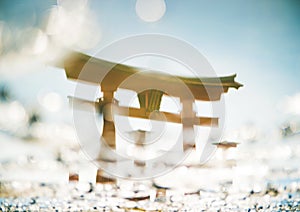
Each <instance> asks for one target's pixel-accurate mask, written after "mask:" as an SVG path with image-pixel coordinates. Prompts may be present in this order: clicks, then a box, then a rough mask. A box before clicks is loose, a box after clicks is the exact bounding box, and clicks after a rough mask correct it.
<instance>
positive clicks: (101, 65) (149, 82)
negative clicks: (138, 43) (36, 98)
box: [58, 52, 242, 149]
mask: <svg viewBox="0 0 300 212" xmlns="http://www.w3.org/2000/svg"><path fill="white" fill-rule="evenodd" d="M58 66H59V67H61V68H63V69H65V72H66V75H67V78H68V79H73V80H81V81H85V82H89V83H96V84H100V87H101V91H102V92H103V98H101V99H100V100H99V101H97V102H90V103H93V104H95V105H96V107H98V108H99V111H101V112H102V113H103V121H104V125H103V133H102V137H103V138H104V140H105V142H106V143H107V145H108V146H109V147H111V148H113V149H114V148H115V147H116V138H115V124H114V120H113V116H114V115H115V114H112V113H113V110H112V106H113V105H114V106H117V107H118V109H119V110H118V111H122V110H123V109H124V110H126V111H127V114H122V112H120V114H119V115H126V116H129V117H135V118H143V119H148V118H149V115H150V114H151V113H152V112H153V111H159V113H161V114H162V115H163V116H164V117H165V120H166V121H167V122H173V123H182V125H183V129H185V128H193V126H194V125H198V126H212V127H216V126H218V117H197V116H196V113H195V112H194V111H193V104H194V101H196V100H200V101H218V100H220V98H221V95H222V94H223V93H227V92H228V90H229V88H236V89H238V88H239V87H241V86H242V84H240V83H238V82H235V80H234V79H235V77H236V75H235V74H234V75H231V76H226V77H215V78H214V77H210V78H208V77H205V78H189V77H181V76H176V77H172V76H170V75H167V74H161V73H157V72H149V70H145V69H142V68H137V67H133V66H128V65H124V64H118V63H113V62H110V61H106V60H103V59H99V58H95V57H92V56H89V55H86V54H83V53H80V52H70V53H69V54H67V55H66V56H65V57H64V59H63V61H61V63H60V64H59V65H58ZM83 70H84V71H83ZM108 70H109V71H108ZM101 73H104V75H103V77H102V78H101V77H100V78H101V79H99V74H100V75H101ZM139 73H141V74H139ZM131 76H135V77H134V79H130V77H131ZM128 79H129V80H131V81H130V82H129V83H125V84H124V83H123V82H124V81H126V80H128ZM153 83H154V85H153ZM166 83H167V84H168V87H170V88H172V93H173V94H175V96H176V94H178V95H177V97H179V98H180V101H181V103H182V110H181V112H180V114H174V113H169V112H162V111H160V103H161V99H162V96H163V95H170V94H169V93H168V92H166V91H163V90H160V89H155V88H156V86H158V87H160V86H161V85H163V84H166ZM183 85H184V86H185V87H184V86H183ZM146 87H150V88H151V89H143V88H146ZM118 88H123V89H129V90H133V91H135V92H137V93H138V100H139V104H140V108H131V107H129V108H125V107H124V108H123V107H122V106H119V105H118V102H116V101H115V98H114V92H115V91H117V89H118ZM183 88H185V89H187V90H188V92H189V93H190V94H191V95H192V96H193V98H189V97H187V96H185V93H186V91H182V89H183ZM73 101H85V100H80V99H76V98H74V99H73ZM152 118H153V117H152ZM154 119H155V117H154Z"/></svg>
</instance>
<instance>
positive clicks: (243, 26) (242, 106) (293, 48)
mask: <svg viewBox="0 0 300 212" xmlns="http://www.w3.org/2000/svg"><path fill="white" fill-rule="evenodd" d="M141 1H142V0H141ZM158 1H159V0H158ZM57 5H58V6H60V7H62V8H64V9H65V10H66V11H67V13H59V12H58V13H55V14H58V15H57V16H53V15H52V14H53V11H54V12H55V11H58V10H59V8H60V7H57ZM82 5H84V6H82ZM165 6H166V8H165V14H164V15H163V16H162V17H161V18H160V19H159V20H158V21H155V22H147V21H144V20H142V19H141V18H140V17H139V16H138V15H137V12H136V0H128V1H123V0H109V1H104V0H100V1H96V0H90V1H85V0H82V1H68V0H66V1H58V2H56V1H52V0H47V1H37V0H28V1H26V3H25V2H24V1H21V0H13V1H11V0H10V1H9V0H2V1H1V2H0V29H1V30H0V32H1V33H0V35H1V37H0V38H1V40H0V41H1V45H0V56H1V58H2V59H0V77H1V76H2V81H7V80H8V81H9V82H10V83H11V85H12V87H13V92H14V93H15V94H16V96H18V97H19V98H20V99H22V100H23V101H36V96H37V95H38V93H39V92H40V90H43V91H54V92H57V93H59V94H61V95H62V96H63V97H64V96H66V95H69V93H70V92H72V86H73V85H72V84H71V83H70V82H67V81H66V79H65V76H64V74H63V72H62V71H61V70H58V69H54V68H52V67H49V66H46V65H43V64H42V62H41V61H43V59H41V60H39V56H38V55H39V54H42V55H44V54H43V52H44V51H46V52H50V51H52V50H53V49H52V46H51V45H50V40H51V42H52V41H54V42H55V43H56V44H57V45H66V46H67V47H69V48H74V49H76V50H81V51H83V52H86V53H89V54H94V53H96V52H97V51H99V50H100V49H101V48H103V47H105V46H107V45H108V44H110V43H113V42H114V41H117V40H119V39H122V38H124V37H129V36H132V35H139V34H147V33H157V34H163V35H169V36H173V37H176V38H178V39H181V40H183V41H185V42H187V43H189V44H191V45H192V46H193V47H195V48H196V49H197V50H198V51H199V52H200V53H202V54H203V55H204V56H205V57H206V58H207V60H208V61H209V62H210V64H211V65H212V66H213V68H214V70H215V72H216V73H217V75H220V76H225V75H230V74H232V73H236V74H237V77H236V80H237V81H238V82H240V83H242V84H244V87H242V88H240V89H239V90H237V91H236V90H234V89H231V90H230V91H229V93H228V94H226V95H225V96H224V97H225V102H226V128H227V129H228V130H233V129H236V128H239V127H241V126H242V125H245V124H254V125H257V126H259V127H261V128H264V129H267V130H268V129H272V128H274V127H275V128H276V127H279V126H280V125H281V124H282V123H283V122H284V121H285V120H287V119H293V118H299V114H300V112H299V109H298V110H297V108H298V105H299V107H300V103H299V102H300V100H299V98H300V97H299V93H300V83H299V79H300V39H299V38H300V12H299V10H300V2H299V1H296V0H294V1H293V0H287V1H283V0H281V1H271V0H264V1H261V0H253V1H237V0H228V1H215V0H213V1H202V0H189V1H180V0H166V1H165ZM150 9H151V8H150ZM53 17H54V18H53ZM55 17H56V18H55ZM36 40H38V41H36ZM87 41H88V42H87ZM37 43H38V44H39V45H36V44H37ZM28 49H29V50H28ZM24 52H25V53H24ZM28 52H30V53H28ZM32 52H33V53H32ZM32 54H33V58H35V59H36V58H38V59H37V60H35V61H34V62H33V61H31V59H32ZM24 55H25V56H24ZM1 60H2V62H1ZM13 61H14V62H13ZM16 61H17V62H16ZM36 61H38V62H36ZM23 63H24V64H26V65H24V64H23ZM1 64H2V65H1ZM29 69H30V71H28V70H29ZM15 70H17V71H15ZM15 72H18V74H17V75H15ZM0 81H1V79H0ZM20 81H22V82H23V83H22V84H20ZM24 85H26V86H24ZM27 104H28V103H27ZM289 108H294V110H289ZM295 108H296V109H295Z"/></svg>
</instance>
